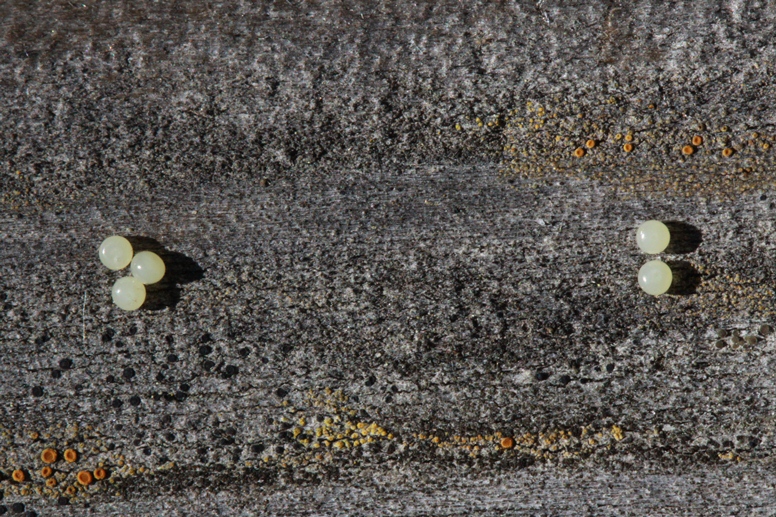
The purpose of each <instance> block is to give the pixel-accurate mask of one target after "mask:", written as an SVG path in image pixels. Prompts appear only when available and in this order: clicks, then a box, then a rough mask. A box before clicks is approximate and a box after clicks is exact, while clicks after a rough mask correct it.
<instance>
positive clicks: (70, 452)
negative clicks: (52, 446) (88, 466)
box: [64, 449, 78, 463]
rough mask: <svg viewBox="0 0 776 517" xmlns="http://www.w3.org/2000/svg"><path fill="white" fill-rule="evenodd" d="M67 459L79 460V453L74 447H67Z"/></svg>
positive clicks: (70, 460) (69, 460)
mask: <svg viewBox="0 0 776 517" xmlns="http://www.w3.org/2000/svg"><path fill="white" fill-rule="evenodd" d="M64 456H65V461H66V462H68V463H75V462H76V461H77V460H78V453H77V452H75V451H74V450H73V449H67V450H66V451H65V454H64Z"/></svg>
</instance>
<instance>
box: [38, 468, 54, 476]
mask: <svg viewBox="0 0 776 517" xmlns="http://www.w3.org/2000/svg"><path fill="white" fill-rule="evenodd" d="M52 474H54V469H52V468H51V467H43V468H42V469H40V475H41V476H43V477H44V478H50V477H51V476H52Z"/></svg>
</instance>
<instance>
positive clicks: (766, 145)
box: [763, 142, 771, 151]
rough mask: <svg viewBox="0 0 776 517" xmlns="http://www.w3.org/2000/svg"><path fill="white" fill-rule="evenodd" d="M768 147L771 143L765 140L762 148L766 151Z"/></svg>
mask: <svg viewBox="0 0 776 517" xmlns="http://www.w3.org/2000/svg"><path fill="white" fill-rule="evenodd" d="M770 148H771V144H769V143H768V142H766V143H764V144H763V149H764V150H765V151H767V150H768V149H770Z"/></svg>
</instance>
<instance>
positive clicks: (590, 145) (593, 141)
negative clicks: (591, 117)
mask: <svg viewBox="0 0 776 517" xmlns="http://www.w3.org/2000/svg"><path fill="white" fill-rule="evenodd" d="M585 147H587V148H588V149H592V148H593V147H595V140H593V139H592V138H591V139H590V140H588V141H587V142H585Z"/></svg>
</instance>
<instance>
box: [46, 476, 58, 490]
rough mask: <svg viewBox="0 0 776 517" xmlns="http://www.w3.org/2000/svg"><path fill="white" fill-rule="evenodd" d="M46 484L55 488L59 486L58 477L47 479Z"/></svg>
mask: <svg viewBox="0 0 776 517" xmlns="http://www.w3.org/2000/svg"><path fill="white" fill-rule="evenodd" d="M46 486H47V487H49V488H54V487H55V486H57V478H48V479H47V480H46Z"/></svg>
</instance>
